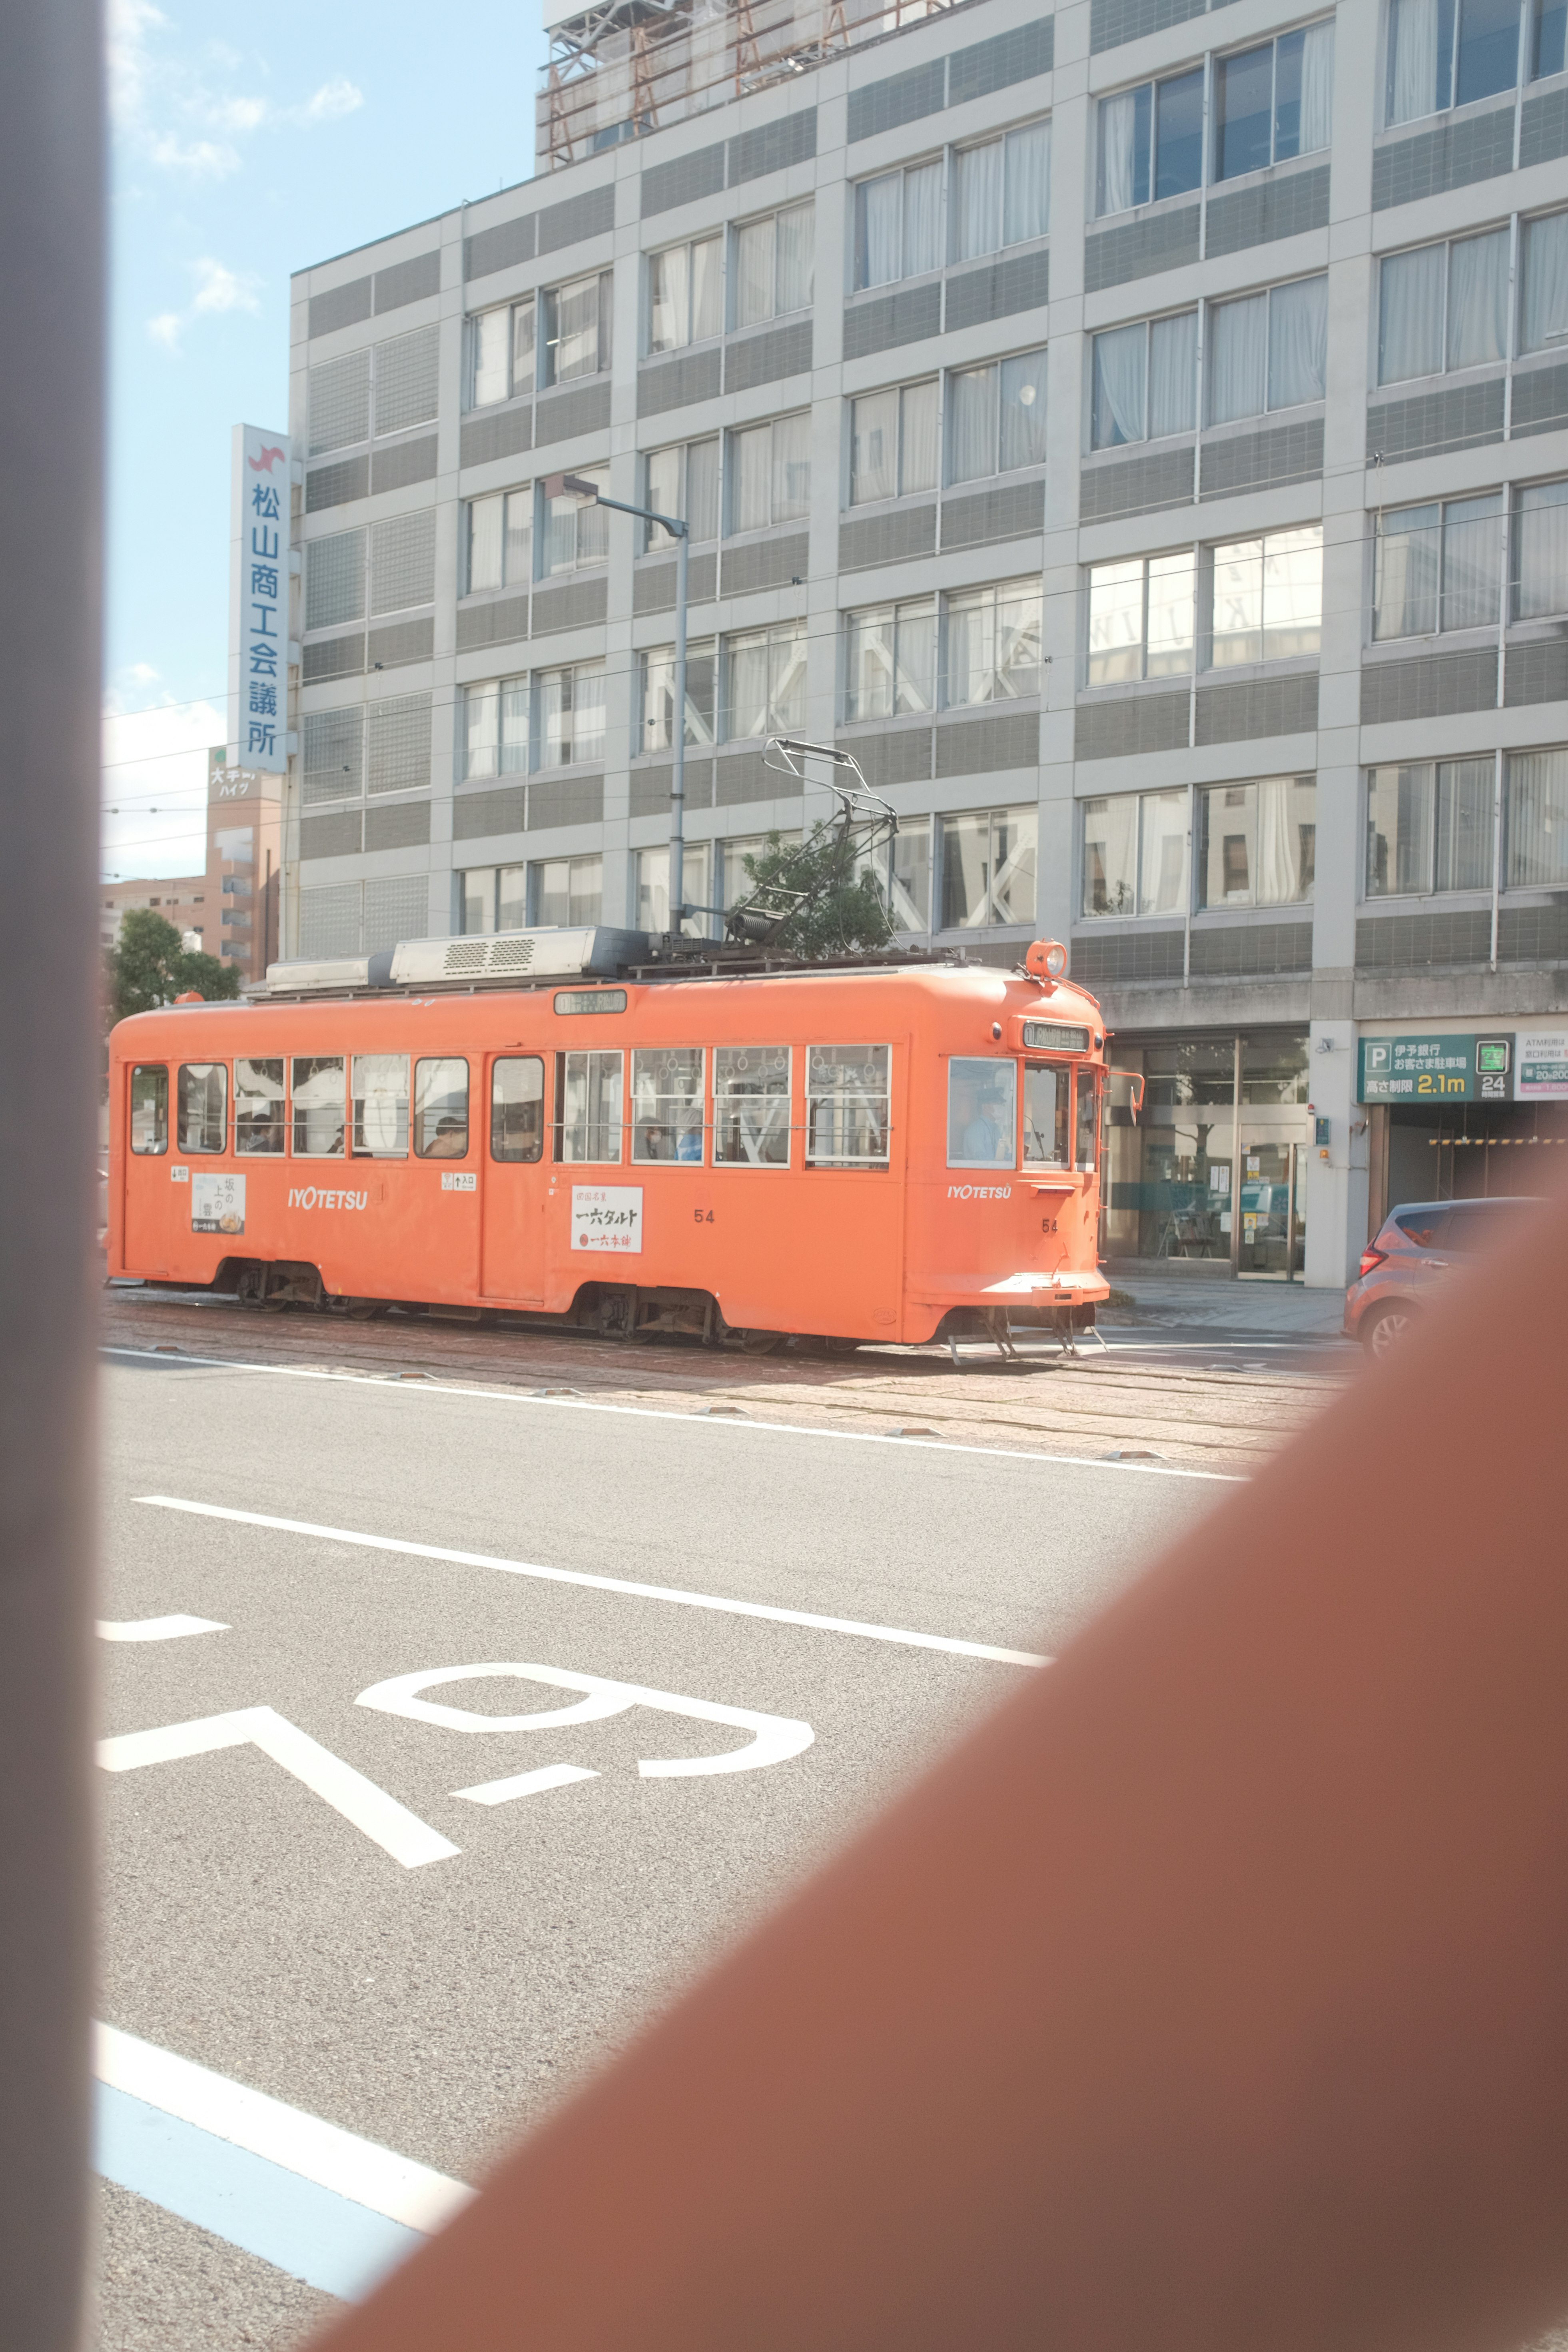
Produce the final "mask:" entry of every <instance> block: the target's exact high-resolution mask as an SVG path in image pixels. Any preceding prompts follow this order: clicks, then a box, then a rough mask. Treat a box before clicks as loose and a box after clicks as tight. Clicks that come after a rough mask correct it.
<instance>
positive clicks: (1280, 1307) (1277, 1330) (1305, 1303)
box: [1099, 1272, 1350, 1347]
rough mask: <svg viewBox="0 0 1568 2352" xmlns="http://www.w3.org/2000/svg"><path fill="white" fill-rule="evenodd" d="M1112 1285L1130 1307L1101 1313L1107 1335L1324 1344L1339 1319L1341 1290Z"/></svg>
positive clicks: (1168, 1282)
mask: <svg viewBox="0 0 1568 2352" xmlns="http://www.w3.org/2000/svg"><path fill="white" fill-rule="evenodd" d="M1111 1280H1112V1282H1113V1284H1114V1286H1115V1287H1116V1288H1117V1289H1118V1290H1123V1291H1126V1292H1127V1293H1128V1294H1130V1296H1131V1297H1132V1299H1133V1300H1134V1302H1135V1304H1134V1305H1133V1306H1131V1307H1101V1308H1100V1316H1099V1320H1100V1322H1101V1323H1102V1324H1103V1325H1104V1326H1105V1328H1106V1329H1107V1330H1108V1331H1109V1330H1116V1329H1129V1328H1136V1327H1140V1326H1141V1327H1142V1328H1150V1327H1158V1328H1163V1329H1170V1330H1174V1329H1183V1330H1191V1331H1193V1332H1194V1333H1198V1334H1202V1335H1205V1336H1207V1335H1212V1336H1214V1337H1215V1338H1216V1339H1217V1338H1220V1337H1222V1336H1224V1337H1234V1338H1238V1339H1299V1340H1307V1341H1313V1340H1329V1339H1339V1337H1340V1326H1341V1324H1342V1320H1343V1317H1344V1304H1345V1295H1344V1292H1343V1291H1342V1290H1339V1289H1335V1290H1309V1289H1307V1288H1306V1287H1305V1286H1304V1285H1303V1284H1301V1283H1300V1282H1256V1281H1254V1282H1248V1281H1245V1280H1243V1281H1221V1280H1214V1279H1210V1280H1202V1279H1194V1278H1193V1277H1192V1276H1183V1275H1155V1274H1149V1275H1144V1274H1130V1273H1126V1272H1118V1273H1117V1274H1114V1275H1113V1276H1111ZM1343 1344H1344V1345H1345V1346H1347V1347H1348V1346H1349V1344H1350V1343H1349V1341H1345V1342H1343Z"/></svg>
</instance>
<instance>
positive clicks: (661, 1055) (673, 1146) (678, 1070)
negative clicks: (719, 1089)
mask: <svg viewBox="0 0 1568 2352" xmlns="http://www.w3.org/2000/svg"><path fill="white" fill-rule="evenodd" d="M632 1158H633V1159H634V1160H683V1161H685V1162H686V1163H688V1164H689V1165H690V1166H693V1167H700V1165H701V1163H702V1048H701V1046H700V1045H661V1046H659V1047H658V1049H657V1050H651V1051H648V1052H646V1053H640V1052H639V1053H636V1054H634V1055H632Z"/></svg>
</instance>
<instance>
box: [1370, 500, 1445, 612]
mask: <svg viewBox="0 0 1568 2352" xmlns="http://www.w3.org/2000/svg"><path fill="white" fill-rule="evenodd" d="M1442 545H1443V509H1441V507H1439V506H1435V505H1434V506H1426V507H1404V508H1402V509H1400V510H1399V512H1398V513H1397V514H1391V515H1385V516H1384V520H1383V527H1382V529H1381V530H1380V531H1379V532H1378V535H1377V551H1376V561H1377V572H1376V578H1375V581H1374V583H1373V612H1372V634H1373V636H1374V637H1418V636H1425V635H1428V634H1429V633H1430V632H1431V631H1432V630H1434V629H1435V628H1436V625H1437V576H1438V568H1439V561H1440V555H1441V550H1442Z"/></svg>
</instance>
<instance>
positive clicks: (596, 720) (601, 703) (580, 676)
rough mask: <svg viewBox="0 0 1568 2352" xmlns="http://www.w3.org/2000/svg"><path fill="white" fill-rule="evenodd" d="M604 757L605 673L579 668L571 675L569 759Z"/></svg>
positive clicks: (596, 758) (600, 670)
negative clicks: (570, 743)
mask: <svg viewBox="0 0 1568 2352" xmlns="http://www.w3.org/2000/svg"><path fill="white" fill-rule="evenodd" d="M604 756H605V673H604V671H603V670H602V669H579V670H574V671H573V673H572V757H573V759H574V760H602V759H603V758H604Z"/></svg>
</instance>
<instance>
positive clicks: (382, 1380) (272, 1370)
mask: <svg viewBox="0 0 1568 2352" xmlns="http://www.w3.org/2000/svg"><path fill="white" fill-rule="evenodd" d="M1205 1344H1206V1343H1205ZM1285 1344H1286V1343H1285V1342H1284V1341H1280V1342H1279V1345H1281V1346H1284V1345H1285ZM100 1353H102V1354H103V1355H106V1356H129V1357H131V1358H132V1359H133V1360H136V1361H138V1362H140V1361H142V1360H146V1361H148V1362H151V1363H159V1364H166V1363H167V1362H168V1358H167V1357H166V1356H162V1355H159V1354H158V1353H157V1351H156V1350H155V1349H152V1348H110V1347H106V1348H104V1349H101V1350H100ZM182 1362H183V1363H184V1364H190V1365H194V1366H196V1367H198V1368H199V1369H201V1370H207V1371H219V1372H258V1373H263V1374H266V1375H267V1376H268V1378H270V1379H273V1380H281V1381H330V1382H331V1384H332V1385H333V1386H334V1387H337V1388H362V1389H379V1390H380V1391H381V1392H382V1393H383V1395H384V1396H417V1397H433V1396H458V1397H485V1398H488V1399H489V1402H491V1403H492V1404H516V1405H533V1406H537V1407H538V1408H539V1409H540V1410H541V1411H542V1412H612V1413H619V1414H620V1415H622V1417H623V1418H625V1419H626V1420H630V1421H681V1422H691V1423H700V1426H701V1427H702V1428H704V1429H731V1430H742V1431H745V1432H749V1433H751V1434H752V1435H753V1436H763V1437H820V1438H824V1439H828V1440H832V1441H834V1442H835V1443H837V1444H843V1445H896V1446H897V1447H898V1449H899V1451H900V1454H909V1453H911V1452H918V1451H919V1450H920V1449H921V1447H922V1446H929V1447H931V1449H933V1450H934V1451H935V1452H936V1453H939V1454H982V1455H984V1458H985V1459H986V1460H987V1461H996V1460H1001V1461H1005V1462H1043V1463H1045V1464H1046V1465H1047V1466H1048V1467H1051V1468H1054V1469H1058V1470H1099V1471H1101V1472H1106V1473H1109V1474H1110V1475H1111V1476H1112V1477H1122V1478H1199V1479H1205V1480H1207V1481H1208V1482H1209V1483H1210V1484H1211V1485H1215V1486H1246V1485H1247V1480H1246V1479H1245V1478H1244V1477H1242V1476H1240V1475H1238V1474H1237V1472H1235V1471H1230V1470H1186V1469H1183V1468H1180V1467H1179V1466H1177V1465H1175V1464H1173V1463H1169V1462H1106V1461H1103V1460H1101V1459H1100V1458H1099V1457H1098V1456H1092V1455H1088V1454H1038V1453H1036V1452H1035V1451H1034V1450H1033V1449H1032V1448H1026V1447H1024V1446H1021V1445H963V1444H959V1443H958V1441H957V1440H956V1439H954V1438H949V1437H897V1436H895V1435H894V1434H893V1433H892V1432H891V1431H890V1430H878V1429H813V1428H808V1427H807V1426H806V1425H805V1423H800V1422H793V1421H752V1420H751V1419H749V1418H747V1417H745V1416H744V1415H743V1414H742V1418H741V1419H739V1420H735V1421H731V1420H729V1419H727V1418H726V1419H722V1420H717V1421H714V1420H710V1419H709V1418H708V1413H709V1408H708V1407H707V1406H706V1405H704V1406H702V1407H700V1408H699V1409H696V1410H693V1411H692V1412H661V1411H659V1410H658V1408H657V1407H656V1406H653V1405H643V1404H602V1403H596V1402H590V1401H589V1400H588V1399H587V1398H580V1397H564V1396H545V1395H543V1394H542V1393H541V1392H540V1391H537V1390H528V1389H483V1388H474V1387H471V1386H468V1385H465V1384H464V1383H463V1382H461V1381H436V1380H432V1379H431V1378H429V1376H428V1375H426V1374H421V1376H420V1377H419V1379H417V1380H416V1381H409V1382H407V1383H406V1384H405V1383H404V1382H403V1381H401V1379H400V1377H399V1376H397V1375H388V1374H385V1373H380V1372H376V1373H349V1372H333V1371H318V1370H313V1369H312V1368H311V1367H310V1365H307V1364H249V1363H241V1362H240V1361H239V1360H237V1359H236V1358H234V1357H229V1356H186V1357H184V1358H183V1359H182ZM892 1410H893V1408H892V1407H891V1406H889V1412H891V1411H892Z"/></svg>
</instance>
